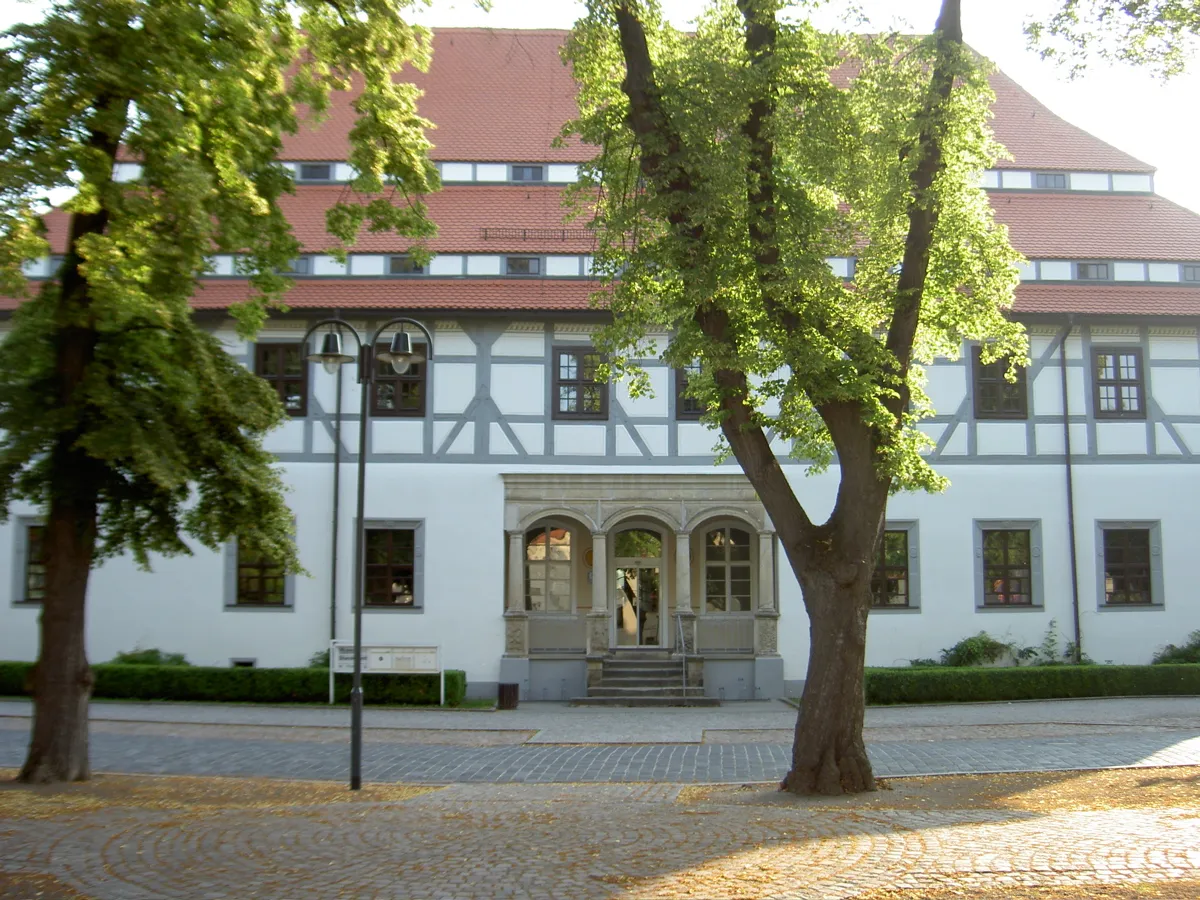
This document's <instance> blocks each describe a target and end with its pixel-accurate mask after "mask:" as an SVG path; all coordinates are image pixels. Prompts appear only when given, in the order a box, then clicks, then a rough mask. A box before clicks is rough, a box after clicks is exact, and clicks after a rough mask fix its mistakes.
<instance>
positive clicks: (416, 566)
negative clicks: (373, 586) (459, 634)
mask: <svg viewBox="0 0 1200 900" xmlns="http://www.w3.org/2000/svg"><path fill="white" fill-rule="evenodd" d="M369 531H412V532H413V604H412V606H395V605H384V604H375V605H371V604H368V603H367V598H366V590H367V571H366V541H365V538H366V535H367V532H369ZM355 545H356V547H355V549H356V551H357V552H356V553H355V559H357V560H358V565H359V566H360V567H361V568H362V586H363V605H362V608H363V612H365V613H384V614H396V613H400V614H404V615H419V614H421V613H424V612H425V520H424V519H364V520H363V527H362V530H361V531H360V532H359V533H358V536H356V538H355ZM350 603H351V607H350V608H351V610H353V608H354V606H353V604H354V597H353V595H351V598H350Z"/></svg>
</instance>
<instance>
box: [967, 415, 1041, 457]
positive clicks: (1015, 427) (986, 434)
mask: <svg viewBox="0 0 1200 900" xmlns="http://www.w3.org/2000/svg"><path fill="white" fill-rule="evenodd" d="M975 446H976V450H977V452H978V453H979V454H981V455H983V456H996V455H1001V456H1024V455H1025V453H1026V452H1027V449H1028V448H1027V442H1026V439H1025V423H1024V422H980V423H978V424H977V425H976V426H975Z"/></svg>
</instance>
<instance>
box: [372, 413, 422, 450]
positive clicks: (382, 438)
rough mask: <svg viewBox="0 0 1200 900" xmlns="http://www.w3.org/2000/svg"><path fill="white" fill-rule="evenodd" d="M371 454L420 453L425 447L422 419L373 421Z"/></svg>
mask: <svg viewBox="0 0 1200 900" xmlns="http://www.w3.org/2000/svg"><path fill="white" fill-rule="evenodd" d="M370 440H371V452H373V453H420V452H422V450H423V449H424V446H425V422H424V420H422V419H391V420H389V419H372V420H371V437H370Z"/></svg>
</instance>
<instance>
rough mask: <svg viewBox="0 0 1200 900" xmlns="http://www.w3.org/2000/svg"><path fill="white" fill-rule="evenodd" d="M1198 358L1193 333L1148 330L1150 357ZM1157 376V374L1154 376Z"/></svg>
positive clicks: (1198, 353)
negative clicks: (1168, 332)
mask: <svg viewBox="0 0 1200 900" xmlns="http://www.w3.org/2000/svg"><path fill="white" fill-rule="evenodd" d="M1198 358H1200V346H1198V345H1197V343H1196V335H1195V334H1155V333H1154V331H1153V330H1151V332H1150V359H1151V360H1159V359H1185V360H1194V359H1198ZM1155 377H1156V378H1157V377H1158V376H1157V375H1156V376H1155Z"/></svg>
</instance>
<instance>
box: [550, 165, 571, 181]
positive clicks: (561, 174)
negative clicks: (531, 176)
mask: <svg viewBox="0 0 1200 900" xmlns="http://www.w3.org/2000/svg"><path fill="white" fill-rule="evenodd" d="M546 180H547V181H549V182H553V183H555V184H569V183H571V182H573V181H578V180H579V167H578V166H568V165H552V166H549V167H547V171H546Z"/></svg>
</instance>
